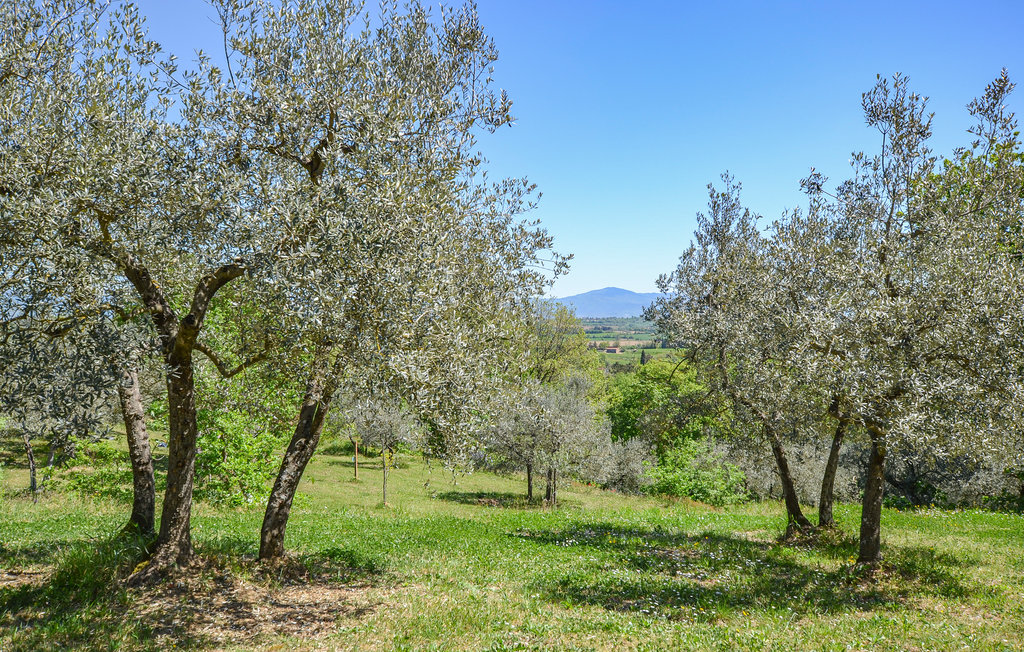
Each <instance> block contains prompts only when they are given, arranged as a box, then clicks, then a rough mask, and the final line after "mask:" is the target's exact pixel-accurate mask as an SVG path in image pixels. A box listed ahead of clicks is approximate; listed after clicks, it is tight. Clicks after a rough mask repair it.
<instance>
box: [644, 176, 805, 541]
mask: <svg viewBox="0 0 1024 652" xmlns="http://www.w3.org/2000/svg"><path fill="white" fill-rule="evenodd" d="M723 182H724V186H725V187H724V189H722V190H716V189H715V188H714V187H712V186H709V202H708V213H707V214H701V215H698V226H697V231H696V233H695V235H694V242H693V243H692V244H691V245H690V247H689V248H688V249H687V250H686V251H685V252H684V253H683V255H682V257H681V258H680V262H679V266H678V267H677V269H676V270H675V271H674V272H672V273H671V274H669V275H663V276H662V277H661V278H660V279H659V281H658V285H659V287H660V289H661V291H662V292H664V293H665V294H666V296H665V297H664V298H661V299H659V300H658V301H656V302H655V303H654V304H652V306H651V307H650V308H648V309H647V311H646V313H645V315H646V317H647V318H648V319H650V320H652V321H654V322H655V323H656V324H657V326H658V329H659V330H660V331H661V332H662V333H663V334H664V335H665V337H666V339H669V340H672V341H674V342H677V343H679V344H680V346H684V347H685V348H686V355H687V358H688V359H689V360H690V362H691V366H692V368H693V369H694V370H696V371H697V372H699V373H702V374H703V378H702V380H704V381H705V382H706V384H707V385H708V387H710V388H713V389H715V390H717V391H718V392H720V393H721V394H722V395H724V396H726V397H727V398H728V399H729V401H730V402H731V404H732V407H733V413H734V414H735V415H737V416H739V417H741V418H746V419H748V420H750V421H751V422H752V423H754V424H756V426H757V428H758V430H759V431H760V432H761V433H762V434H763V436H764V438H765V439H766V440H767V442H768V445H769V447H770V448H771V451H772V455H773V457H774V459H775V463H776V467H777V470H778V473H779V478H780V480H781V484H782V492H783V499H784V502H785V505H786V513H787V518H788V523H789V528H797V529H799V528H806V527H810V526H811V523H810V521H809V520H808V519H807V518H806V517H805V516H804V514H803V511H802V509H801V507H800V501H799V497H798V495H797V493H796V488H795V486H794V483H793V475H792V473H791V471H790V467H789V459H788V457H787V455H786V449H785V445H784V439H783V438H784V436H785V435H786V433H788V432H791V431H792V430H793V429H794V427H795V423H794V419H797V418H800V415H802V414H806V412H807V407H806V406H807V405H808V403H810V402H811V401H812V398H813V397H811V396H808V393H807V392H806V391H805V388H804V387H802V386H801V384H800V382H799V378H798V377H797V375H796V374H795V373H793V369H792V368H791V366H790V360H791V356H790V355H789V352H790V349H791V348H792V346H793V337H794V333H793V332H792V331H791V330H790V329H789V328H788V327H787V323H786V321H785V320H784V319H780V318H779V311H778V307H779V306H784V305H785V297H784V296H783V295H782V294H781V293H780V292H779V287H778V285H777V284H776V283H774V282H773V279H772V275H773V274H772V273H773V270H774V268H775V265H774V264H773V261H772V259H771V258H770V257H769V255H768V254H769V247H768V240H767V238H766V237H765V236H764V235H763V234H762V233H761V231H760V229H759V228H758V224H757V220H758V216H756V215H755V214H754V213H752V212H751V211H750V210H748V209H745V208H743V206H742V205H741V203H740V199H739V191H740V186H739V184H737V183H735V182H734V181H733V180H732V178H731V177H730V176H728V175H724V176H723Z"/></svg>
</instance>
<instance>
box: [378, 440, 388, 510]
mask: <svg viewBox="0 0 1024 652" xmlns="http://www.w3.org/2000/svg"><path fill="white" fill-rule="evenodd" d="M388 452H389V449H388V448H381V449H380V468H381V471H382V473H381V477H382V481H381V492H380V501H381V503H382V504H384V505H387V504H388Z"/></svg>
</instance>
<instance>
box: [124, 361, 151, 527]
mask: <svg viewBox="0 0 1024 652" xmlns="http://www.w3.org/2000/svg"><path fill="white" fill-rule="evenodd" d="M125 383H127V384H125ZM117 397H118V399H119V401H120V403H121V416H122V417H123V418H124V430H125V434H126V435H127V437H128V456H129V458H130V459H131V463H132V489H133V497H132V515H131V516H130V517H129V519H128V525H126V526H125V530H129V529H132V530H135V531H137V532H138V533H140V534H143V535H149V534H152V533H153V524H154V520H155V512H156V483H155V481H154V478H153V455H152V452H151V451H150V447H149V433H148V432H147V431H146V419H145V413H144V412H143V409H142V393H141V392H140V390H139V373H138V370H137V369H135V368H134V367H131V368H129V369H127V370H126V371H125V372H124V379H123V382H122V383H121V384H118V386H117Z"/></svg>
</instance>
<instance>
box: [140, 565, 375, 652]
mask: <svg viewBox="0 0 1024 652" xmlns="http://www.w3.org/2000/svg"><path fill="white" fill-rule="evenodd" d="M385 595H386V591H381V590H380V589H378V588H375V587H373V586H371V585H370V584H369V583H366V582H355V583H334V582H331V581H329V580H325V579H324V578H321V577H317V576H316V575H311V574H310V573H309V572H308V571H306V570H305V568H304V567H303V566H302V565H301V564H300V563H298V562H296V561H293V560H286V561H284V562H279V563H276V564H273V565H270V566H260V567H256V568H255V569H254V570H253V572H252V573H251V574H248V573H245V572H241V573H240V572H237V571H233V570H231V569H226V568H224V567H221V566H218V565H217V564H215V563H213V562H210V561H209V560H202V559H200V560H198V561H196V562H193V564H191V565H190V566H189V567H188V568H185V569H180V570H179V571H178V572H177V573H176V574H175V576H174V577H171V578H169V579H168V580H167V581H165V582H162V583H160V584H157V585H155V586H152V587H145V588H142V589H137V590H134V589H133V590H132V591H130V593H129V601H130V603H131V604H132V605H133V607H132V608H131V609H130V614H129V615H131V616H133V617H136V618H141V619H143V620H144V621H146V622H148V623H150V625H151V626H152V628H153V634H154V638H155V641H156V643H157V644H158V645H163V644H165V643H172V642H175V643H181V642H192V643H199V644H201V645H210V644H214V645H225V644H250V643H255V642H257V641H259V640H260V639H265V638H269V637H272V636H295V637H299V638H302V639H305V640H309V641H316V640H319V639H322V638H324V637H326V636H329V635H330V634H332V633H334V632H335V630H336V628H337V624H338V621H339V619H342V618H360V617H362V616H365V615H368V614H370V613H372V612H374V611H375V610H376V609H377V608H378V607H379V606H380V604H381V601H382V599H383V597H384V596H385Z"/></svg>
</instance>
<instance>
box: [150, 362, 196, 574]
mask: <svg viewBox="0 0 1024 652" xmlns="http://www.w3.org/2000/svg"><path fill="white" fill-rule="evenodd" d="M168 363H169V364H168V369H169V370H168V373H167V408H168V426H169V433H168V437H167V450H168V459H167V490H166V491H165V492H164V504H163V510H162V511H161V514H160V534H159V536H158V537H157V548H156V552H155V554H154V555H153V559H152V560H150V566H152V567H153V568H154V569H163V568H165V567H167V566H169V565H171V564H186V563H188V561H189V560H190V559H191V557H192V523H191V521H192V487H193V484H194V480H195V466H196V437H197V435H198V429H197V426H196V394H195V377H194V375H193V368H192V349H191V347H176V349H175V350H174V351H173V352H172V353H171V354H170V355H169V356H168Z"/></svg>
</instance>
